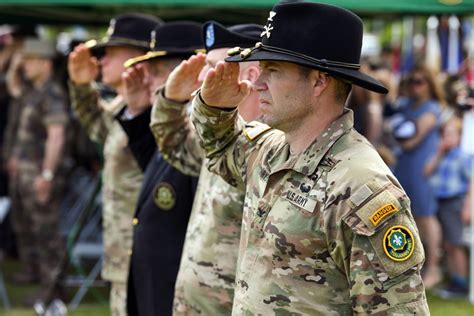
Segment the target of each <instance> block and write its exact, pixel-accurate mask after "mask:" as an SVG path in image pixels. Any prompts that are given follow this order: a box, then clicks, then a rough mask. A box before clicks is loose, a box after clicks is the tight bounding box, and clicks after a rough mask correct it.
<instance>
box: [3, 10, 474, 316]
mask: <svg viewBox="0 0 474 316" xmlns="http://www.w3.org/2000/svg"><path fill="white" fill-rule="evenodd" d="M134 19H139V20H140V19H141V20H140V21H138V22H136V21H135V20H134ZM113 21H114V22H113V23H111V24H110V27H109V29H108V32H107V35H106V37H107V40H106V41H105V42H103V41H102V42H101V41H100V40H98V41H95V42H91V41H89V42H86V43H80V42H78V41H71V43H70V46H69V47H68V49H66V50H65V54H64V53H63V54H60V53H58V50H57V45H56V41H55V39H51V38H45V37H44V36H40V35H39V34H37V32H36V30H37V28H35V27H27V26H22V25H9V26H5V27H4V28H2V30H3V33H2V34H0V148H1V156H0V167H1V169H0V197H3V198H2V199H1V203H0V207H1V208H2V209H1V210H0V211H1V213H0V215H1V216H0V223H1V224H0V244H1V246H2V248H3V251H4V253H5V254H7V255H10V256H17V257H18V259H19V262H20V263H21V266H22V270H21V272H19V273H18V274H15V275H12V276H9V277H10V278H9V279H10V280H11V282H15V283H16V284H41V286H42V287H44V288H48V289H51V293H52V292H54V295H58V296H61V295H62V293H61V292H62V290H61V286H58V282H57V280H58V279H61V278H63V277H64V275H63V274H64V273H65V272H64V269H63V268H62V267H61V266H60V265H59V264H58V263H59V262H61V260H62V258H63V256H64V253H65V251H66V250H65V238H64V236H63V235H61V233H60V231H61V227H60V225H61V223H60V221H59V219H60V217H61V214H60V212H61V211H64V209H62V208H61V205H62V203H63V200H64V198H65V196H67V195H68V190H71V187H73V186H74V185H75V183H74V181H75V177H74V176H73V175H74V174H75V173H77V172H78V170H81V172H87V173H89V174H90V175H92V176H94V177H100V174H101V173H102V177H103V181H102V182H103V187H102V194H103V198H102V199H103V216H104V218H103V233H104V241H103V242H104V259H103V260H104V263H103V270H102V277H103V278H104V279H106V280H108V281H110V282H111V284H112V288H111V306H112V314H113V315H124V314H125V313H126V312H125V308H124V307H123V306H124V304H122V303H120V302H121V301H126V300H127V299H128V300H129V301H128V304H133V302H132V303H130V297H128V298H126V296H127V292H128V295H130V293H131V292H130V289H128V290H127V282H131V281H130V280H131V279H130V278H131V276H129V271H131V272H133V273H134V276H133V277H134V278H137V280H142V279H140V278H142V277H143V276H138V274H139V273H140V269H145V270H144V271H146V269H147V268H142V267H140V266H139V265H138V264H137V263H136V262H133V260H135V259H134V258H133V256H135V254H134V255H133V256H132V259H129V258H130V257H131V253H132V252H133V253H135V252H137V253H139V251H145V250H140V249H135V247H136V246H135V245H132V242H135V241H136V239H135V238H138V237H132V235H133V234H135V235H136V234H138V233H137V231H136V230H137V228H136V227H139V226H140V225H141V223H142V219H141V218H139V217H138V215H137V212H138V211H137V209H138V210H140V209H141V208H146V207H147V206H146V205H147V204H146V203H148V202H146V201H147V196H150V199H151V201H150V202H149V203H152V204H153V205H154V207H158V208H160V209H165V210H166V209H167V208H168V209H170V208H173V207H180V208H186V209H189V211H188V212H187V215H186V216H183V218H180V219H179V220H180V223H184V224H183V225H181V224H178V222H176V224H174V222H172V221H173V220H174V219H173V220H172V219H167V218H166V217H162V218H161V219H158V220H161V221H168V220H169V222H168V223H173V224H172V225H175V226H173V228H174V229H175V233H176V234H177V231H179V232H181V233H180V234H181V237H180V238H181V239H179V238H178V237H176V238H178V239H179V240H180V245H179V246H178V245H176V247H177V249H178V250H179V256H178V257H177V259H176V260H175V261H173V262H175V265H176V267H175V269H172V272H170V274H171V275H174V277H175V278H176V273H178V271H177V269H178V267H179V263H180V261H179V258H181V249H182V247H183V243H184V237H185V235H186V226H187V227H188V228H187V229H188V234H189V230H190V227H191V226H192V225H191V224H188V220H189V223H191V221H192V220H193V216H194V215H191V219H189V216H190V215H189V214H190V210H191V207H193V208H194V207H197V206H192V202H193V196H194V194H196V199H194V203H195V204H198V203H201V204H203V203H204V202H203V201H205V200H206V199H207V198H208V199H210V198H209V196H210V194H216V193H212V190H211V188H214V190H217V189H220V186H221V184H220V183H219V182H212V181H211V180H209V181H207V182H206V181H204V180H203V179H204V178H203V173H202V172H203V171H202V170H201V168H200V167H201V164H202V163H203V159H204V158H199V160H197V162H194V161H192V162H191V160H190V161H186V159H191V158H189V157H188V155H183V156H180V157H178V158H177V159H176V161H178V162H177V163H176V164H182V165H185V166H187V167H185V168H183V169H185V170H187V173H186V172H185V173H186V174H187V176H189V178H184V176H182V177H183V178H179V179H180V180H179V181H181V182H180V183H179V184H175V183H172V181H177V180H176V179H178V178H177V177H178V176H175V175H173V176H171V175H170V176H169V177H170V179H171V178H172V179H175V180H167V181H164V180H163V179H161V178H160V180H156V179H157V178H156V177H159V176H158V173H159V172H162V173H163V174H170V172H171V171H163V170H164V169H160V170H159V171H156V170H154V171H153V172H152V171H149V170H150V169H151V168H152V167H151V164H153V163H158V162H156V161H155V160H156V159H155V158H156V153H155V150H156V143H155V141H154V139H153V135H152V134H151V131H149V129H148V125H149V124H150V118H149V117H150V113H151V112H152V108H151V106H152V104H153V103H154V102H156V100H155V98H159V94H155V91H156V90H157V89H159V88H160V87H163V85H164V84H165V81H166V78H167V77H168V75H170V73H172V70H173V69H174V68H175V67H176V66H177V65H179V64H180V63H181V62H182V61H183V60H185V59H187V58H189V57H191V56H192V55H194V54H196V53H198V52H200V51H206V52H207V55H206V57H205V58H206V62H205V64H206V66H205V67H213V66H214V65H215V63H216V62H217V61H218V60H223V59H224V58H225V56H226V52H227V50H228V49H230V48H232V47H234V46H242V47H245V44H246V43H245V42H244V41H243V40H242V38H240V39H239V38H238V39H235V38H233V37H232V36H230V35H229V36H228V37H225V36H227V35H226V33H225V32H227V31H229V30H230V31H229V32H231V33H232V34H233V33H236V34H241V35H242V34H243V35H242V36H243V38H246V40H248V41H250V42H252V38H253V37H252V36H254V35H255V34H258V36H259V35H260V33H261V31H260V29H257V30H253V29H252V28H251V27H250V29H249V25H244V26H245V27H243V28H241V29H239V28H238V27H237V28H236V29H232V28H231V27H229V28H225V27H222V29H223V31H222V34H224V35H223V36H224V37H225V39H226V40H228V42H226V41H225V40H223V41H222V43H219V39H218V36H220V34H221V33H219V32H221V30H220V29H218V27H217V26H215V27H214V28H213V29H212V32H214V33H215V41H216V43H214V42H212V43H211V42H209V39H210V37H209V34H207V38H206V32H207V33H209V29H206V30H205V31H202V30H203V27H202V25H198V26H193V27H194V28H195V29H196V30H197V31H193V32H195V33H193V34H198V35H189V41H188V42H185V43H184V44H182V45H183V46H184V48H183V49H182V50H179V49H175V50H174V51H173V49H172V47H175V48H176V47H177V46H179V44H176V43H174V42H173V41H178V40H179V39H180V38H179V37H178V36H171V37H174V38H171V39H170V38H166V37H163V38H162V39H161V38H160V39H156V36H157V34H161V33H160V32H164V33H165V34H166V32H165V31H164V30H163V29H161V30H160V27H161V28H162V27H164V26H167V27H168V26H169V27H170V29H171V31H168V32H169V33H167V34H177V33H174V32H179V31H182V30H183V29H184V28H185V27H186V28H187V27H190V26H189V25H187V24H186V23H185V26H182V25H179V23H178V22H177V23H178V25H173V23H163V22H162V21H161V20H159V19H157V18H153V17H149V16H142V15H139V16H138V18H137V16H134V15H126V16H121V17H118V18H116V19H114V20H113ZM127 23H128V24H127ZM190 23H191V22H190ZM196 24H197V23H196ZM130 25H131V26H130ZM216 25H218V24H216ZM173 27H174V28H175V29H173ZM255 27H257V26H255ZM190 28H191V29H192V27H190ZM137 30H140V32H139V31H137ZM153 32H154V34H153ZM189 32H191V31H189ZM239 32H240V33H239ZM246 32H247V33H246ZM137 34H141V36H142V37H143V38H139V37H140V35H137ZM150 34H152V35H150ZM190 34H191V33H190ZM202 34H204V35H203V36H204V37H205V38H204V39H202V38H200V36H201V35H202ZM249 34H250V35H249ZM150 36H151V39H150ZM153 36H155V40H156V42H153ZM161 36H163V35H161ZM192 36H196V38H198V39H197V40H196V41H197V43H193V42H192V40H191V39H192ZM212 36H214V35H212ZM258 36H257V37H256V38H257V39H258ZM168 37H170V36H168ZM249 38H250V39H249ZM206 39H207V41H208V42H207V43H206ZM120 40H122V41H120ZM202 40H204V42H202ZM166 41H170V42H171V44H169V46H168V47H162V48H161V50H160V49H159V48H157V47H156V46H155V45H158V46H159V45H165V44H163V43H166ZM255 41H256V40H255ZM242 42H243V43H242ZM102 43H105V44H102ZM175 44H176V45H175ZM173 45H174V46H173ZM248 46H249V47H250V46H253V45H252V44H249V45H248ZM224 48H225V49H224ZM160 51H167V52H168V55H167V58H162V57H163V56H162V55H160V54H159V52H160ZM157 52H158V53H157ZM143 56H148V57H143ZM199 56H202V55H199ZM68 58H69V60H68ZM140 58H141V59H140ZM199 58H203V57H199ZM213 58H215V60H213ZM393 58H394V57H393V54H392V51H391V50H390V49H386V50H384V51H383V53H380V54H379V55H377V56H363V58H362V60H361V70H362V71H363V72H365V73H367V74H370V75H371V76H373V77H374V78H376V79H378V80H379V81H380V82H382V83H383V84H384V85H385V86H386V87H389V89H390V93H389V94H387V95H381V94H376V93H373V92H370V91H368V90H365V89H363V88H360V87H357V86H353V87H352V92H351V94H350V97H349V99H348V100H347V107H348V108H350V109H352V110H353V111H354V118H355V129H357V131H359V132H360V133H361V134H362V135H364V136H365V137H366V138H367V139H368V140H369V141H370V142H371V143H372V144H373V146H374V147H375V148H376V150H377V151H378V153H379V154H380V156H381V157H382V159H383V160H384V161H385V163H386V164H387V165H388V166H389V167H390V168H391V169H392V171H393V172H394V174H395V176H396V177H397V179H398V181H400V183H401V185H402V186H403V188H404V189H405V191H406V192H407V194H408V196H409V198H410V200H411V210H412V213H413V216H414V218H415V221H416V224H417V226H418V230H419V232H420V235H421V238H422V242H423V245H424V248H425V253H426V261H425V264H424V270H423V272H422V276H423V280H424V284H425V287H426V288H428V289H431V288H434V289H435V290H436V293H437V294H439V295H440V296H442V297H447V298H449V297H454V296H466V295H467V292H468V278H469V270H468V237H469V236H468V235H469V234H466V233H465V232H466V231H468V229H467V228H468V227H469V225H470V222H471V217H472V215H473V214H472V213H473V209H472V203H473V202H472V201H473V184H472V175H473V173H474V171H473V166H474V151H473V149H472V142H473V138H474V56H471V57H470V58H465V59H464V60H463V62H462V64H461V65H460V67H459V71H458V72H457V73H449V74H448V73H443V72H438V73H435V72H433V70H432V69H430V68H429V67H428V66H426V65H425V63H424V60H423V58H421V59H420V60H418V61H417V62H416V63H415V65H414V66H413V67H412V69H411V70H410V71H409V72H407V73H402V74H400V73H398V72H396V71H395V70H394V69H395V65H394V63H395V61H394V59H393ZM127 63H128V64H127ZM144 63H146V66H143V65H144ZM203 64H204V62H203ZM137 65H141V66H138V67H137ZM249 67H250V68H249V69H250V70H248V73H249V77H251V76H253V73H252V72H253V69H251V67H252V65H250V66H249ZM201 79H202V77H201V78H200V80H201ZM198 87H199V85H198V84H197V85H196V87H194V88H196V89H197V88H198ZM134 89H135V90H134ZM137 89H142V90H143V91H146V93H145V94H143V93H142V94H140V95H139V93H137V92H136V90H137ZM140 98H141V99H140ZM135 100H139V101H135ZM143 100H145V101H143ZM184 100H186V98H185V99H184ZM134 102H135V103H134ZM134 104H135V105H134ZM125 105H128V108H127V107H126V106H125ZM124 106H125V107H124ZM188 111H189V110H188ZM243 113H245V112H243ZM140 115H145V116H148V120H146V119H144V121H139V122H138V123H137V126H139V127H133V129H132V128H131V127H130V125H127V124H129V122H128V120H133V119H137V118H139V117H141V116H140ZM253 117H255V115H254V114H253V113H251V111H250V112H249V114H248V118H250V119H251V118H253ZM177 125H179V122H178V123H177ZM143 128H144V129H143ZM177 128H178V127H177ZM182 128H183V129H184V128H185V127H182ZM160 133H163V132H162V131H160V132H158V134H160ZM173 137H174V136H173V135H170V136H169V138H168V139H166V140H165V141H164V143H166V142H171V143H173ZM132 139H133V143H132ZM150 144H151V145H150ZM133 146H134V147H133ZM146 146H148V147H146ZM470 146H471V147H470ZM132 147H133V148H132ZM145 147H146V148H148V149H144V148H145ZM137 148H139V149H137ZM186 150H187V151H191V149H186ZM137 153H138V154H137ZM187 153H188V152H187ZM170 155H171V154H170ZM164 156H166V155H164ZM144 157H145V158H144ZM160 157H161V156H160ZM157 159H158V158H157ZM159 159H162V158H159ZM104 161H105V162H104ZM159 163H160V166H162V162H159ZM188 166H192V168H191V167H188ZM199 174H201V178H200V179H199V182H198V187H197V191H196V183H197V181H198V180H197V176H199ZM154 177H155V178H154ZM179 177H181V176H179ZM205 177H209V176H208V175H205ZM206 179H207V178H206ZM157 181H161V182H159V183H160V184H161V183H165V184H166V185H163V186H159V185H157V184H158V182H157ZM213 181H214V180H213ZM168 183H171V185H170V184H168ZM201 183H203V184H202V186H204V185H206V188H207V189H208V190H207V191H206V192H207V193H206V194H207V195H206V194H204V193H203V194H201V195H202V196H201V195H200V200H198V198H197V196H198V194H200V193H199V190H200V185H201ZM178 185H179V187H178V189H176V188H175V187H176V186H178ZM148 186H149V187H150V189H147V187H148ZM213 186H215V187H213ZM218 187H219V188H218ZM229 190H230V189H229ZM144 192H145V193H144ZM195 192H196V193H195ZM209 192H211V193H209ZM236 194H237V193H236ZM142 197H143V199H142ZM140 203H141V204H140ZM179 203H188V204H187V205H182V206H179V205H178V204H179ZM220 203H222V202H220ZM224 203H225V202H224ZM227 203H232V202H227ZM176 205H178V206H176ZM207 207H212V206H209V205H207ZM217 207H219V206H217ZM66 214H67V210H66ZM198 215H199V214H198ZM198 215H196V216H198ZM139 223H140V224H139ZM163 225H164V226H166V225H165V224H163ZM170 225H171V224H170ZM180 225H181V226H180ZM134 227H135V232H133V229H134ZM464 228H465V229H464ZM160 229H162V230H163V229H167V228H166V227H162V228H160ZM471 233H472V232H471ZM117 235H119V236H122V237H120V238H116V237H106V236H117ZM163 238H164V237H163ZM170 242H171V243H174V242H177V241H170ZM163 243H164V242H160V244H163ZM237 243H238V240H237ZM185 247H186V246H185ZM236 247H237V246H236ZM196 249H199V248H196ZM165 251H167V250H165ZM189 257H190V258H191V257H192V256H189ZM136 260H140V258H136ZM129 261H131V264H130V262H129ZM137 262H139V261H137ZM130 265H132V266H133V265H135V267H138V268H137V270H134V269H133V267H132V268H130ZM181 265H182V266H183V261H181ZM163 269H164V268H163ZM175 270H176V271H175ZM137 271H138V272H137ZM179 273H181V272H179ZM165 274H166V273H165ZM148 277H150V278H153V276H151V275H150V276H148ZM144 278H147V276H144ZM137 282H138V281H137ZM140 282H142V281H140ZM143 282H145V281H143ZM170 282H171V281H170ZM172 282H173V286H174V280H173V281H172ZM142 284H143V283H142ZM128 286H129V285H128ZM134 291H140V290H138V289H136V288H135V290H134ZM44 293H45V292H44V291H41V292H40V293H39V294H38V295H35V296H34V297H32V298H31V299H29V300H27V302H26V303H27V304H33V302H34V301H35V300H37V299H38V298H40V297H41V295H44ZM215 295H216V296H222V297H225V294H222V293H219V294H215ZM137 297H139V296H137ZM223 300H224V301H226V299H225V298H223ZM171 301H172V298H171ZM226 302H227V301H226ZM135 304H137V303H136V302H135ZM137 305H139V304H137ZM136 308H137V309H139V307H136ZM129 314H132V313H130V309H129Z"/></svg>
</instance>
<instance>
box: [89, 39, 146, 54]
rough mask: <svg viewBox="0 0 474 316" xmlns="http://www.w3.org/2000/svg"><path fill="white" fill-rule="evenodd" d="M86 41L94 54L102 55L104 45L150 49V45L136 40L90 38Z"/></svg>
mask: <svg viewBox="0 0 474 316" xmlns="http://www.w3.org/2000/svg"><path fill="white" fill-rule="evenodd" d="M87 43H89V44H88V45H87V46H88V48H89V49H90V50H91V52H92V54H94V55H103V54H104V53H105V48H106V47H112V46H125V47H133V48H138V49H142V50H144V51H147V50H149V49H150V47H149V46H148V45H147V44H145V43H144V44H141V43H139V42H137V41H132V40H130V41H127V40H126V39H114V38H111V39H108V40H106V41H100V42H99V41H96V40H90V41H88V42H87Z"/></svg>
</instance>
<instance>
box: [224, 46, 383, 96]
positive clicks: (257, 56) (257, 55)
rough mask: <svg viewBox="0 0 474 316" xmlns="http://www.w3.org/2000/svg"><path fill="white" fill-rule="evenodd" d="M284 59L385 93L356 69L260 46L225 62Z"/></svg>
mask: <svg viewBox="0 0 474 316" xmlns="http://www.w3.org/2000/svg"><path fill="white" fill-rule="evenodd" d="M261 60H262V61H263V60H269V61H285V62H290V63H295V64H298V65H301V66H305V67H308V68H313V69H316V70H321V71H324V72H327V73H328V74H330V75H332V76H334V77H336V78H340V79H342V80H344V81H347V82H348V83H351V84H355V85H357V86H360V87H362V88H365V89H368V90H370V91H374V92H377V93H382V94H387V93H388V89H387V88H385V87H384V86H383V85H382V83H380V82H379V81H378V80H376V79H374V78H372V77H371V76H369V75H366V74H364V73H362V72H360V71H358V70H356V69H350V68H344V67H335V66H322V65H318V64H315V63H312V62H310V61H308V60H306V59H303V58H299V57H297V56H293V55H287V54H285V53H280V52H270V51H266V50H263V49H261V48H255V49H253V50H252V52H251V53H250V54H249V55H247V56H246V57H241V56H240V54H238V55H235V56H231V57H228V58H226V59H225V61H227V62H247V61H261Z"/></svg>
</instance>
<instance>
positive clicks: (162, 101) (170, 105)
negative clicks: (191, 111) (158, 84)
mask: <svg viewBox="0 0 474 316" xmlns="http://www.w3.org/2000/svg"><path fill="white" fill-rule="evenodd" d="M157 100H158V101H157V102H158V106H159V107H160V108H166V109H174V110H179V111H181V110H183V109H185V108H186V104H188V103H189V101H186V102H176V101H172V100H169V99H167V98H165V88H162V89H160V90H158V92H157Z"/></svg>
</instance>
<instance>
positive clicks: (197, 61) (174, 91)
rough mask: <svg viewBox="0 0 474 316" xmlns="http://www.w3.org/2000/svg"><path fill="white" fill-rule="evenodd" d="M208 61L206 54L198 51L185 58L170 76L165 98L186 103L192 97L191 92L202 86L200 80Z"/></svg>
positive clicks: (167, 81)
mask: <svg viewBox="0 0 474 316" xmlns="http://www.w3.org/2000/svg"><path fill="white" fill-rule="evenodd" d="M205 62H206V55H204V54H202V53H198V54H197V55H193V56H191V57H189V59H188V60H183V61H182V62H181V64H179V65H178V66H177V67H176V68H175V69H173V71H172V72H171V73H170V75H169V76H168V79H167V80H166V85H165V98H166V99H168V100H171V101H174V102H180V103H184V102H186V101H188V100H189V99H191V94H192V93H193V92H194V91H196V89H198V88H199V87H200V86H201V82H200V81H199V80H198V77H199V73H200V72H201V70H202V68H203V67H204V64H205Z"/></svg>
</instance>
